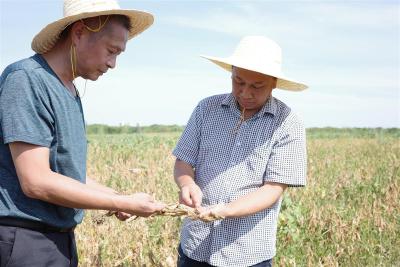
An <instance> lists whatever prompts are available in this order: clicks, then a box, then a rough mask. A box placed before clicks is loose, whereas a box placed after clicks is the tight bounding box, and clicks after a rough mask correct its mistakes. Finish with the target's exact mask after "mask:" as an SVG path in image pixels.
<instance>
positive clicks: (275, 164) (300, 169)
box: [264, 116, 307, 187]
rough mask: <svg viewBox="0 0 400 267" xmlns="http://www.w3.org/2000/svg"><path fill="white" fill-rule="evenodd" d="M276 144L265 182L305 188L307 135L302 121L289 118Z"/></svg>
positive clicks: (292, 117)
mask: <svg viewBox="0 0 400 267" xmlns="http://www.w3.org/2000/svg"><path fill="white" fill-rule="evenodd" d="M283 127H284V128H283V130H282V132H281V134H280V137H279V139H278V141H276V142H275V144H274V145H273V148H272V152H271V155H270V158H269V161H268V164H267V168H266V172H265V177H264V182H275V183H281V184H287V185H289V186H291V187H298V186H305V185H306V173H307V150H306V134H305V129H304V126H303V124H302V122H301V121H299V120H298V119H297V117H295V116H289V118H288V121H287V123H286V124H285V125H284V126H283Z"/></svg>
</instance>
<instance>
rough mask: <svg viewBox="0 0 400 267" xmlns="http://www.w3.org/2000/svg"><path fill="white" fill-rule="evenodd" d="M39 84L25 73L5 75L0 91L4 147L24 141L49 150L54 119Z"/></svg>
mask: <svg viewBox="0 0 400 267" xmlns="http://www.w3.org/2000/svg"><path fill="white" fill-rule="evenodd" d="M38 84H39V83H38V82H35V81H34V80H33V77H29V76H28V75H27V73H26V72H25V71H24V70H17V71H14V72H11V73H10V74H8V76H7V77H6V78H5V81H4V83H3V84H2V88H1V89H0V124H1V130H2V134H3V142H4V144H8V143H12V142H18V141H19V142H25V143H29V144H34V145H39V146H45V147H50V145H51V142H52V140H53V137H52V135H53V132H54V126H53V125H54V119H53V116H52V113H51V108H50V104H49V103H48V100H47V97H46V96H45V94H44V93H43V90H42V89H41V88H39V85H38Z"/></svg>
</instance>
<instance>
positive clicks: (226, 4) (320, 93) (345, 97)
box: [0, 0, 400, 128]
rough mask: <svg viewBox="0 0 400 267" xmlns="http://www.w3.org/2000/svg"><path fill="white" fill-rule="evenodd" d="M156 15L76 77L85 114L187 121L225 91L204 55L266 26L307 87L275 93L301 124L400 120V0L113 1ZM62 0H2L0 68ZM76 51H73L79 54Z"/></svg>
mask: <svg viewBox="0 0 400 267" xmlns="http://www.w3.org/2000/svg"><path fill="white" fill-rule="evenodd" d="M119 3H120V6H121V7H122V8H125V9H138V10H143V11H147V12H150V13H152V14H153V15H154V17H155V22H154V24H153V26H151V27H150V28H149V29H148V30H146V31H145V32H143V33H142V34H140V35H139V36H138V37H136V38H134V39H132V40H131V41H129V42H128V44H127V48H126V51H125V52H124V53H123V54H121V55H120V56H119V58H118V59H117V66H116V68H115V69H113V70H109V71H108V72H107V74H105V75H103V76H102V77H100V78H99V80H97V81H95V82H93V81H87V83H86V90H85V81H84V80H82V79H78V80H77V82H76V84H77V86H78V89H79V91H80V93H81V95H83V96H82V102H83V105H84V111H85V118H86V122H87V123H88V124H93V123H102V124H108V125H132V126H135V125H141V126H142V125H151V124H167V125H170V124H178V125H185V124H186V122H187V120H188V119H189V117H190V114H191V113H192V111H193V109H194V108H195V106H196V105H197V103H198V102H199V101H200V100H201V99H203V98H205V97H208V96H211V95H216V94H223V93H229V92H231V79H230V73H229V72H227V71H225V70H223V69H222V68H220V67H218V66H217V65H215V64H213V63H211V62H209V61H208V60H206V59H203V58H201V57H200V55H209V56H216V57H228V56H230V55H231V54H232V53H233V51H234V49H235V47H236V45H237V44H238V43H239V41H240V39H241V38H242V37H244V36H247V35H263V36H266V37H269V38H271V39H273V40H275V41H276V42H277V43H278V44H279V45H280V46H281V48H282V55H283V65H282V67H283V72H284V73H285V75H286V76H288V77H291V78H293V79H294V80H299V81H302V82H304V83H306V84H307V85H309V89H307V90H306V91H302V92H290V91H284V90H280V89H276V90H274V91H273V95H274V96H275V97H277V98H278V99H280V100H282V101H283V102H285V103H286V104H287V105H289V106H290V107H291V108H292V110H293V111H294V112H295V113H297V114H298V115H299V116H300V117H301V118H302V120H303V121H304V123H305V126H306V127H385V128H386V127H400V2H399V1H378V0H377V1H344V0H343V1H222V0H220V1H204V0H203V1H193V0H186V1H183V0H182V1H161V0H149V1H130V0H122V1H119ZM62 8H63V3H62V1H59V0H30V1H28V0H0V71H1V72H2V71H3V70H4V68H5V67H6V66H7V65H9V64H11V63H13V62H15V61H17V60H20V59H22V58H26V57H30V56H32V55H33V53H34V52H33V51H32V50H31V48H30V46H31V41H32V38H33V37H34V36H35V35H36V34H37V33H38V32H39V31H40V30H41V29H42V28H43V27H44V26H46V25H47V24H49V23H51V22H53V21H55V20H58V19H60V18H61V17H62V16H63V13H62ZM78 60H79V58H78Z"/></svg>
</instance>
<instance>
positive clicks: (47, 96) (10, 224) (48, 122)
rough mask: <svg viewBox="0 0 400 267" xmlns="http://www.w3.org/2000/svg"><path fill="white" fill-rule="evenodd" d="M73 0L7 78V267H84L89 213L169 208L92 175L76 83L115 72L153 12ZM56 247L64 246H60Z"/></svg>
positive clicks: (1, 190) (2, 113)
mask: <svg viewBox="0 0 400 267" xmlns="http://www.w3.org/2000/svg"><path fill="white" fill-rule="evenodd" d="M90 2H91V5H88V1H83V0H74V1H72V0H65V1H64V18H62V19H60V20H57V21H55V22H53V23H51V24H49V25H48V26H46V27H45V28H44V29H43V30H42V31H41V32H40V33H39V34H37V35H36V36H35V38H34V39H33V41H32V49H33V50H34V51H35V52H36V54H35V55H34V56H32V57H30V58H28V59H24V60H21V61H18V62H16V63H13V64H11V65H9V66H8V67H7V68H6V69H5V70H4V72H3V73H2V74H1V77H0V266H5V265H7V266H57V267H58V266H77V264H78V261H77V253H76V246H75V239H74V233H73V229H74V227H75V226H76V225H77V224H79V223H80V222H81V221H82V218H83V210H82V209H104V210H110V211H117V213H116V214H117V217H118V218H119V219H121V220H124V219H127V218H129V217H130V216H132V215H137V216H149V215H151V214H153V213H154V212H156V211H159V210H161V209H162V208H163V207H164V205H163V204H161V203H158V202H156V201H155V200H154V199H153V198H152V197H151V196H150V195H148V194H145V193H136V194H133V195H129V196H124V195H119V194H117V193H116V192H115V191H114V190H113V189H111V188H108V187H106V186H103V185H100V184H98V183H96V182H95V181H94V180H92V179H90V178H86V153H87V145H86V143H87V140H86V136H85V122H84V116H83V111H82V104H81V101H80V98H79V95H78V93H77V91H76V88H75V86H74V83H73V81H74V79H75V78H76V77H82V78H84V79H90V80H93V81H94V80H97V79H98V77H99V76H101V75H102V74H104V73H105V72H106V71H107V70H108V69H109V68H114V67H115V62H116V58H117V56H118V55H119V54H120V53H121V52H123V51H124V50H125V46H126V42H127V41H128V39H130V38H132V37H133V36H135V35H137V34H139V33H140V32H142V31H144V30H145V29H147V28H148V27H149V26H150V25H151V24H152V22H153V16H152V15H151V14H148V13H145V12H141V11H137V10H122V9H120V8H119V6H118V3H117V2H116V1H114V0H110V1H100V0H92V1H90ZM54 244H56V245H54Z"/></svg>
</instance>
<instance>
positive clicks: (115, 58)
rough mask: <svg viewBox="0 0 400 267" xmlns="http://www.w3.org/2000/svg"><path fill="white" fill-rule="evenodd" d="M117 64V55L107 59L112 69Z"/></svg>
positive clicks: (108, 65)
mask: <svg viewBox="0 0 400 267" xmlns="http://www.w3.org/2000/svg"><path fill="white" fill-rule="evenodd" d="M116 64H117V57H112V58H110V59H109V60H108V61H107V67H109V68H110V69H113V68H115V65H116Z"/></svg>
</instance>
